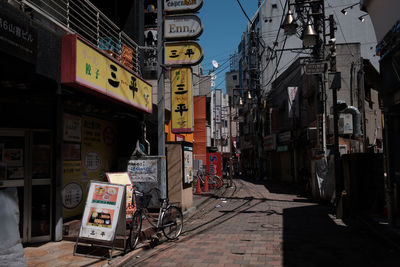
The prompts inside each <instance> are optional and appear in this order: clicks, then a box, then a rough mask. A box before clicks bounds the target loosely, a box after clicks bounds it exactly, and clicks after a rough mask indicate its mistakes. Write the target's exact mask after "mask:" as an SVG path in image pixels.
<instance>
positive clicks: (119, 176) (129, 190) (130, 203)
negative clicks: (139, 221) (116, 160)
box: [106, 172, 136, 221]
mask: <svg viewBox="0 0 400 267" xmlns="http://www.w3.org/2000/svg"><path fill="white" fill-rule="evenodd" d="M106 176H107V179H108V181H109V182H110V183H113V184H122V185H126V220H127V221H131V220H132V217H133V214H134V213H135V211H136V205H135V203H134V201H135V199H134V197H133V194H134V191H135V188H134V187H133V186H132V179H131V177H130V176H129V173H127V172H106Z"/></svg>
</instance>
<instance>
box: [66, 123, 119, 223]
mask: <svg viewBox="0 0 400 267" xmlns="http://www.w3.org/2000/svg"><path fill="white" fill-rule="evenodd" d="M81 131H82V134H81V143H73V142H65V143H64V146H66V148H67V149H66V150H64V155H63V156H64V158H63V189H65V190H70V188H71V185H70V184H71V183H75V184H78V185H79V186H80V187H81V189H82V192H83V193H82V194H80V193H78V191H77V190H75V189H76V186H75V185H72V188H73V189H74V190H72V191H70V192H72V193H71V194H72V195H73V196H72V199H74V201H73V203H67V202H68V199H63V204H64V209H63V218H64V219H65V218H70V217H72V216H77V215H80V214H82V212H83V208H84V201H80V202H79V201H78V198H81V200H82V199H85V198H86V192H87V191H88V190H87V186H88V181H90V180H97V181H106V180H107V178H106V172H108V171H110V168H111V166H113V165H114V164H115V163H114V161H115V160H116V147H117V146H116V144H117V130H116V126H115V124H114V123H112V122H109V121H105V120H100V119H97V118H93V117H89V116H82V121H81ZM67 192H68V191H67ZM67 195H68V194H65V196H67ZM77 203H78V205H77V206H75V204H77Z"/></svg>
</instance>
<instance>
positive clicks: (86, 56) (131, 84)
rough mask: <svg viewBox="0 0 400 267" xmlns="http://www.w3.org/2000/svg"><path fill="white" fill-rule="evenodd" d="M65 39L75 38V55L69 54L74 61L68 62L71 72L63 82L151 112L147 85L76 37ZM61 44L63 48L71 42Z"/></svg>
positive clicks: (150, 98)
mask: <svg viewBox="0 0 400 267" xmlns="http://www.w3.org/2000/svg"><path fill="white" fill-rule="evenodd" d="M65 39H66V42H67V41H69V42H71V40H72V42H73V41H74V40H76V55H73V54H72V55H71V56H72V57H74V56H75V59H76V60H75V62H73V63H75V64H73V63H72V64H71V65H72V66H71V68H74V69H73V70H74V71H73V72H74V73H75V75H73V77H70V79H69V80H67V81H65V80H64V82H68V83H77V84H79V85H81V86H84V87H86V88H90V89H92V90H95V91H97V92H98V93H101V94H104V95H107V96H109V97H111V98H113V99H116V100H118V101H121V102H124V103H126V104H129V105H132V106H134V107H136V108H138V109H141V110H144V111H146V112H148V113H151V112H152V106H153V100H152V88H151V85H149V84H148V83H146V82H145V81H144V80H142V79H141V78H139V77H137V76H136V75H134V74H132V73H131V72H129V71H127V70H126V69H125V68H123V67H121V66H120V65H119V64H117V63H116V62H114V61H113V60H111V59H109V58H108V57H106V56H104V55H102V54H101V53H99V52H98V51H97V50H96V49H94V48H92V47H91V46H89V45H87V44H85V43H84V42H83V41H81V40H79V39H77V38H75V39H72V38H69V39H68V38H65ZM63 42H64V41H63ZM63 45H64V46H65V47H67V45H73V43H68V44H64V43H63ZM65 57H67V56H65ZM66 65H68V64H66ZM64 68H65V70H63V72H68V66H64ZM63 76H67V75H64V74H63Z"/></svg>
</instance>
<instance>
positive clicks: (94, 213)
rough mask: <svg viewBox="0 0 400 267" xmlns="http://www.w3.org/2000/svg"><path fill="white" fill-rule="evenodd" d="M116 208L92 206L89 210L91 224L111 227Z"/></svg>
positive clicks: (89, 223) (89, 222)
mask: <svg viewBox="0 0 400 267" xmlns="http://www.w3.org/2000/svg"><path fill="white" fill-rule="evenodd" d="M113 215H114V210H112V209H101V208H95V207H92V208H91V209H90V212H89V220H88V225H89V226H98V227H105V228H111V226H112V217H113Z"/></svg>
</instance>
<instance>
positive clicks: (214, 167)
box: [207, 153, 222, 177]
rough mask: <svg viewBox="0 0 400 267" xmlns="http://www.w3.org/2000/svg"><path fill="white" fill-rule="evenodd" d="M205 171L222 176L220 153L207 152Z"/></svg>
mask: <svg viewBox="0 0 400 267" xmlns="http://www.w3.org/2000/svg"><path fill="white" fill-rule="evenodd" d="M207 173H209V174H215V175H218V176H219V177H222V156H221V153H207Z"/></svg>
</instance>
